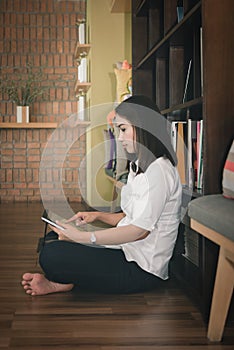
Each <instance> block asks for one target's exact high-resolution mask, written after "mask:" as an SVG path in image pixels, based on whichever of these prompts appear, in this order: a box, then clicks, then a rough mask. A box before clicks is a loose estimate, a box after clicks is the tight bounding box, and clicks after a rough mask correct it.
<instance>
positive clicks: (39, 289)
mask: <svg viewBox="0 0 234 350" xmlns="http://www.w3.org/2000/svg"><path fill="white" fill-rule="evenodd" d="M21 283H22V286H23V288H24V290H25V292H26V293H27V294H30V295H45V294H50V293H58V292H68V291H69V290H71V289H72V288H73V287H74V285H73V284H62V283H56V282H52V281H49V280H48V279H47V278H46V277H45V276H44V275H42V274H40V273H25V274H24V275H23V279H22V282H21Z"/></svg>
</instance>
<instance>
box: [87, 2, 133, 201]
mask: <svg viewBox="0 0 234 350" xmlns="http://www.w3.org/2000/svg"><path fill="white" fill-rule="evenodd" d="M87 33H88V34H87V36H88V40H89V41H90V44H91V51H90V54H89V60H90V63H89V68H90V80H91V83H92V86H91V89H90V91H89V93H88V95H87V99H88V104H89V105H90V120H91V126H90V130H91V131H90V132H88V135H87V136H88V137H87V199H88V204H89V205H91V206H94V207H108V206H110V200H111V193H112V184H111V183H109V181H108V180H107V179H106V178H105V171H104V167H103V165H104V155H105V148H104V144H103V129H104V128H106V126H107V124H106V116H107V114H108V112H109V111H110V110H111V108H112V106H113V103H114V102H115V100H116V88H115V87H116V80H115V75H114V67H115V64H116V62H117V61H123V60H124V59H127V60H128V61H129V62H130V63H131V17H130V13H111V12H110V8H109V1H108V0H98V1H97V0H87Z"/></svg>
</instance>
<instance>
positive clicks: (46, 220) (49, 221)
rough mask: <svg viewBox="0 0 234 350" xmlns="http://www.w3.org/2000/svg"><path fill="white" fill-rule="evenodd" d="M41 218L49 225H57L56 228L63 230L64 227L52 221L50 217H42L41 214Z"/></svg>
mask: <svg viewBox="0 0 234 350" xmlns="http://www.w3.org/2000/svg"><path fill="white" fill-rule="evenodd" d="M41 220H43V221H45V222H47V223H48V224H50V225H51V226H54V227H57V228H58V229H60V230H63V231H64V230H65V228H64V227H62V226H60V225H58V224H56V222H54V221H52V220H50V219H47V218H44V217H43V216H42V217H41Z"/></svg>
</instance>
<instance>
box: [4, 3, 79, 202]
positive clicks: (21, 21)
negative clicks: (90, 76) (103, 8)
mask: <svg viewBox="0 0 234 350" xmlns="http://www.w3.org/2000/svg"><path fill="white" fill-rule="evenodd" d="M84 4H85V1H82V0H76V1H73V0H71V1H55V0H37V1H33V0H14V1H13V0H8V1H7V0H2V1H1V13H0V23H3V24H4V30H2V31H1V32H0V65H1V67H7V66H8V67H10V69H9V70H8V72H7V76H8V77H9V79H10V78H11V76H12V77H13V78H15V72H14V69H13V67H19V66H25V64H26V63H27V62H29V61H30V62H32V64H33V65H35V66H36V67H38V66H39V67H42V68H44V67H45V70H44V76H45V81H44V82H43V84H44V85H45V86H48V87H49V91H48V98H47V100H45V101H40V100H38V101H37V102H35V103H34V104H33V105H32V106H31V108H30V120H31V121H33V122H37V121H38V122H52V121H53V122H58V123H60V122H62V121H63V120H64V119H65V118H67V117H68V115H69V114H70V113H74V112H75V111H76V109H77V102H76V99H75V96H74V83H75V80H76V76H77V67H75V62H74V48H75V45H76V43H77V28H76V25H75V22H76V20H77V18H82V17H84V14H85V6H84ZM68 67H69V71H68V69H67V68H68ZM0 99H1V100H2V102H1V106H0V112H1V113H0V114H1V117H0V120H1V121H4V122H15V121H16V106H15V104H14V103H11V102H9V101H8V97H7V96H0ZM52 132H53V129H48V130H47V129H40V130H34V129H7V130H5V129H3V130H0V138H1V144H0V147H1V169H0V179H1V191H0V197H1V198H0V200H1V201H2V202H3V201H5V202H8V201H33V200H40V199H41V198H40V190H39V167H40V160H41V155H42V152H43V149H44V147H45V145H46V144H47V141H48V138H49V137H50V135H51V133H52ZM69 135H70V134H69V133H67V132H60V133H58V142H57V143H55V144H54V147H55V148H56V149H55V154H56V157H58V164H56V166H59V165H60V166H62V165H61V164H62V163H61V162H62V160H61V157H63V153H64V151H65V150H66V147H67V145H66V143H64V142H63V141H66V138H67V137H70V136H69ZM84 154H85V142H83V141H81V142H78V146H77V149H76V150H75V153H74V154H73V157H71V159H68V158H67V159H66V166H67V168H66V171H67V172H66V176H65V180H66V186H67V195H68V199H69V200H72V199H77V200H81V197H80V194H79V191H78V190H77V188H75V186H77V179H78V171H77V169H78V168H79V164H77V163H79V159H81V158H83V156H84ZM79 157H80V158H79ZM40 180H41V179H40ZM50 180H51V183H50V185H51V186H52V187H53V186H54V185H55V183H56V182H58V181H60V169H59V167H53V168H52V169H51V176H50ZM74 180H75V183H73V181H74ZM69 185H71V188H70V187H69ZM57 195H61V193H60V192H59V191H58V190H56V188H55V189H54V192H50V196H53V199H55V200H56V196H57Z"/></svg>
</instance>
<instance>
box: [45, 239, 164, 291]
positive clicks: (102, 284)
mask: <svg viewBox="0 0 234 350" xmlns="http://www.w3.org/2000/svg"><path fill="white" fill-rule="evenodd" d="M57 237H58V236H57V234H56V233H54V232H50V233H49V234H48V235H47V236H46V242H45V244H44V246H43V249H42V250H41V252H40V257H39V262H40V265H41V268H42V269H43V271H44V272H45V275H46V277H47V278H48V279H49V280H50V281H54V282H58V283H65V284H68V283H73V284H74V285H76V286H78V287H79V288H81V289H85V290H90V291H94V292H100V293H135V292H142V291H147V290H150V289H153V288H155V287H156V286H158V285H159V284H160V283H161V282H160V281H161V280H160V279H159V278H157V277H156V276H154V275H153V274H151V273H148V272H146V271H144V270H142V269H141V268H140V267H139V266H138V265H137V264H136V263H135V262H128V261H127V260H126V258H125V255H124V253H123V251H122V250H121V249H109V248H98V247H93V246H86V245H83V244H79V243H74V242H68V241H60V240H58V239H57Z"/></svg>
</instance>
